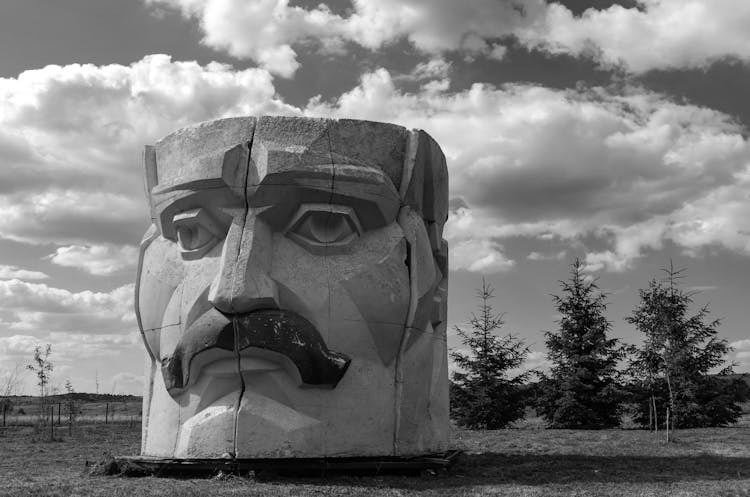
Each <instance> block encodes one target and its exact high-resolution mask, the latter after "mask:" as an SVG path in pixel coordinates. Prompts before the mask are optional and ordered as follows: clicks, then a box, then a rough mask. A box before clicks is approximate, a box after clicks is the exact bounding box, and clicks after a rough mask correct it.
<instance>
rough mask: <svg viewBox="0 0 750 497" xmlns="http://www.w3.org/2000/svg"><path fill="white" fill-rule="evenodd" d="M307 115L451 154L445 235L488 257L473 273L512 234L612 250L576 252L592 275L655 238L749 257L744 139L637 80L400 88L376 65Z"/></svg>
mask: <svg viewBox="0 0 750 497" xmlns="http://www.w3.org/2000/svg"><path fill="white" fill-rule="evenodd" d="M305 113H306V114H309V115H333V116H348V117H356V118H363V119H373V120H379V121H390V122H396V123H400V124H403V125H406V126H410V127H418V128H423V129H426V130H428V132H430V133H431V134H432V135H433V136H434V137H435V138H436V140H437V141H438V143H440V144H441V147H442V148H443V150H444V151H445V153H446V156H447V158H448V163H449V169H450V176H451V195H452V196H454V197H460V198H462V199H463V200H464V201H465V202H466V203H467V204H468V206H469V209H458V210H455V211H453V212H452V213H451V216H452V217H451V220H449V223H448V225H447V226H446V236H447V237H448V239H449V241H451V243H452V245H451V250H454V248H455V247H457V246H458V245H459V243H460V242H461V241H463V240H471V243H472V244H473V245H469V244H465V245H463V246H465V247H469V246H471V247H474V248H476V249H477V250H480V252H478V253H480V254H482V257H481V259H482V260H484V261H486V264H485V263H482V264H478V265H477V266H475V267H479V266H486V267H493V268H494V269H495V270H497V269H498V268H499V267H503V266H507V264H506V262H507V259H508V257H507V256H504V257H503V258H499V257H498V256H497V255H496V256H495V257H498V258H494V259H486V256H487V254H499V253H500V252H499V251H498V248H497V243H498V241H499V240H501V239H502V238H505V237H511V236H523V237H533V238H540V239H555V238H556V239H560V240H567V241H575V240H578V239H580V238H581V237H584V236H589V235H593V236H595V237H597V238H599V239H601V240H603V241H605V242H606V243H607V245H609V248H607V249H606V250H604V251H601V252H593V253H590V254H589V255H588V256H587V257H586V263H587V265H588V269H589V270H595V269H601V268H606V269H608V270H614V271H622V270H624V269H626V268H628V267H631V265H632V262H633V261H634V260H635V259H637V258H638V257H640V256H641V255H642V253H643V250H645V249H659V248H661V247H662V244H663V242H664V241H665V240H672V241H673V242H675V243H676V244H678V245H679V246H681V247H683V249H685V250H689V251H690V253H691V254H697V253H699V252H700V250H702V249H703V248H705V247H708V246H711V245H719V246H723V247H725V248H728V249H730V250H734V251H737V252H739V253H745V254H750V202H749V201H748V198H747V195H746V191H747V187H748V186H750V185H749V183H750V143H748V140H747V139H745V138H744V137H743V129H742V127H741V126H740V125H739V124H737V123H735V122H734V121H732V119H731V118H730V117H728V116H727V115H725V114H722V113H720V112H717V111H713V110H710V109H706V108H702V107H697V106H693V105H687V104H677V103H674V102H671V101H670V100H668V99H666V98H665V97H664V96H662V95H659V94H655V93H652V92H649V91H648V90H644V89H642V88H628V89H627V90H626V91H625V93H624V94H619V95H616V94H611V93H609V92H608V91H606V90H604V89H600V88H599V89H597V88H595V89H592V90H587V91H574V90H553V89H548V88H541V87H536V86H531V85H520V84H519V85H504V86H502V87H493V86H491V85H482V84H475V85H473V86H472V87H471V88H470V89H469V90H466V91H462V92H456V93H450V94H445V93H439V94H436V93H433V92H429V91H422V92H420V93H404V92H401V91H399V90H397V89H396V87H395V85H394V82H393V79H392V78H391V75H390V73H389V72H388V71H386V70H385V69H378V70H376V71H373V72H371V73H368V74H365V75H363V76H362V79H361V82H360V84H359V85H358V86H357V87H356V88H354V89H352V90H351V91H349V92H346V93H344V94H342V95H341V96H340V97H339V98H337V99H336V100H335V101H332V102H321V101H319V100H313V101H311V102H310V103H309V105H308V106H307V108H306V109H305ZM480 241H481V242H480ZM461 250H463V249H461ZM461 253H468V251H464V252H461ZM504 261H505V262H504ZM457 264H458V265H457V266H454V267H464V268H467V267H470V266H471V264H469V263H468V262H466V261H463V260H462V259H461V258H458V259H457ZM477 270H478V269H477Z"/></svg>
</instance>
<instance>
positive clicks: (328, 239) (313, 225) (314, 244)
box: [286, 204, 362, 252]
mask: <svg viewBox="0 0 750 497" xmlns="http://www.w3.org/2000/svg"><path fill="white" fill-rule="evenodd" d="M361 234H362V227H361V225H360V224H359V220H358V219H357V215H356V214H355V212H354V209H352V208H351V207H347V206H343V205H330V204H302V205H301V206H300V208H299V209H298V210H297V214H296V215H295V216H294V218H293V219H292V222H291V223H289V226H288V228H287V229H286V235H287V236H288V237H289V238H291V239H293V240H295V241H296V242H298V243H300V244H301V245H303V246H304V247H306V248H307V249H308V250H310V249H312V251H313V252H318V250H316V249H318V248H326V249H328V248H336V247H345V246H346V245H348V244H349V242H351V241H352V240H354V239H355V238H357V237H358V236H359V235H361Z"/></svg>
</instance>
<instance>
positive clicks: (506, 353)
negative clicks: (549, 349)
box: [450, 278, 529, 430]
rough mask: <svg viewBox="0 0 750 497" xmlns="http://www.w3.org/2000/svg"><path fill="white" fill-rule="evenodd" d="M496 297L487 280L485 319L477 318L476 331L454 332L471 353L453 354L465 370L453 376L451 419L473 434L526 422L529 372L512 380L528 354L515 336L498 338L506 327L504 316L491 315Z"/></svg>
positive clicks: (479, 292) (483, 302) (482, 315)
mask: <svg viewBox="0 0 750 497" xmlns="http://www.w3.org/2000/svg"><path fill="white" fill-rule="evenodd" d="M493 297H494V289H493V288H492V287H491V286H490V285H488V284H487V283H486V282H485V281H484V278H483V279H482V288H481V289H479V290H477V298H479V299H480V300H481V304H480V306H479V309H480V314H479V316H477V315H475V314H472V317H471V320H470V324H471V327H472V330H471V331H464V330H462V329H461V328H459V327H458V326H456V327H455V329H456V332H457V333H458V335H459V336H460V337H461V340H462V341H463V344H464V345H465V346H466V347H467V348H468V349H469V350H470V353H469V354H464V353H461V352H457V351H451V357H452V358H453V360H454V361H455V362H456V365H457V366H458V367H459V368H460V370H458V371H454V372H453V375H452V382H451V390H450V392H451V416H452V417H453V419H454V420H455V421H456V422H457V423H458V424H459V425H461V426H464V427H466V428H469V429H486V430H496V429H499V428H504V427H505V426H507V425H508V424H510V423H512V422H513V421H516V420H517V419H521V418H523V416H524V410H525V406H526V398H525V397H526V395H525V391H524V388H523V386H524V382H525V381H526V380H527V379H528V377H529V372H523V373H519V374H515V375H513V374H511V371H512V370H515V369H517V368H519V367H520V366H521V364H523V361H524V360H525V359H526V356H527V355H528V353H529V349H528V347H526V346H525V345H524V343H523V341H521V340H519V339H517V338H516V337H515V336H513V335H512V334H510V333H509V334H508V335H506V336H504V337H499V336H497V335H496V334H495V330H498V329H500V328H502V326H503V324H505V323H504V321H503V315H502V314H494V313H493V312H492V306H491V305H490V304H489V300H490V299H491V298H493Z"/></svg>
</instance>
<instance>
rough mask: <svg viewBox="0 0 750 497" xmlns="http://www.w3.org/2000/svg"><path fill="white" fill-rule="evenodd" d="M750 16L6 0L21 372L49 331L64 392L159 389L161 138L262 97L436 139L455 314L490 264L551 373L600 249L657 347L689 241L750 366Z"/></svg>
mask: <svg viewBox="0 0 750 497" xmlns="http://www.w3.org/2000/svg"><path fill="white" fill-rule="evenodd" d="M316 4H317V6H316ZM747 26H750V2H747V1H746V0H559V1H557V2H552V1H551V0H547V1H545V0H512V1H511V0H462V1H460V2H458V1H455V0H402V1H396V0H378V1H374V0H324V1H323V2H322V3H319V4H318V3H317V2H302V1H301V0H297V1H292V0H252V1H251V0H132V1H128V2H124V1H122V0H66V1H65V2H61V1H57V0H6V1H3V2H2V4H0V47H2V49H1V50H0V373H2V370H7V369H8V368H12V367H13V366H14V365H15V364H17V363H20V364H25V363H27V362H28V361H29V359H30V358H31V355H32V352H33V349H34V347H35V346H36V345H42V344H46V343H51V344H52V347H53V352H52V356H51V359H52V360H53V362H54V363H55V378H54V382H55V383H56V384H57V385H62V384H64V382H65V380H66V379H67V378H70V380H71V382H72V383H73V385H74V386H75V387H76V389H77V390H78V391H94V389H95V382H94V379H95V377H98V378H99V384H100V387H99V389H100V391H101V392H107V393H109V392H113V391H116V392H118V393H139V392H140V383H141V371H142V367H143V352H142V349H141V344H140V338H139V335H138V332H137V326H136V323H135V318H134V313H133V281H134V272H135V263H136V256H137V248H136V247H137V244H138V243H139V241H140V238H141V235H142V233H143V232H144V230H145V229H146V227H147V224H148V213H147V210H146V203H145V199H144V195H143V187H142V179H141V173H142V165H141V162H140V153H141V150H142V147H143V145H144V144H149V143H153V142H154V141H155V140H157V139H158V138H160V137H161V136H163V135H165V134H167V133H169V132H171V131H173V130H175V129H177V128H179V127H181V126H184V125H187V124H190V123H194V122H198V121H203V120H208V119H214V118H218V117H224V116H234V115H261V114H286V115H305V116H334V117H353V118H362V119H372V120H378V121H388V122H393V123H397V124H401V125H404V126H408V127H419V128H423V129H425V130H426V131H428V132H429V133H430V134H431V135H432V136H433V137H435V139H436V140H437V141H438V143H440V144H441V146H442V147H443V150H444V151H445V153H446V156H447V158H448V164H449V170H450V181H451V187H450V188H451V189H450V196H451V206H452V208H451V214H450V218H449V221H448V225H447V227H446V237H447V239H448V241H449V242H450V250H451V259H450V264H451V274H450V278H451V285H450V306H449V321H450V322H451V324H459V325H461V324H462V323H465V322H466V321H467V320H468V318H469V316H470V314H471V312H472V310H473V309H474V308H475V306H476V301H475V300H474V298H473V290H474V289H475V288H476V287H477V286H479V285H481V278H482V276H485V277H486V279H487V281H488V282H489V283H491V284H492V285H493V286H495V287H496V298H495V299H494V301H493V304H494V307H495V310H496V311H498V312H505V313H506V316H505V318H506V322H507V323H506V327H505V331H512V332H514V333H516V334H518V335H519V336H520V337H523V338H524V339H525V340H526V342H527V344H528V345H529V346H530V347H531V348H532V350H533V351H534V352H533V353H532V356H531V359H530V364H532V365H539V364H543V359H544V339H543V333H542V332H543V330H552V329H554V328H555V319H556V316H555V309H554V307H553V305H552V299H551V296H550V295H551V294H553V293H556V292H558V290H559V284H558V280H560V279H564V278H566V277H567V273H568V270H569V264H570V263H571V262H572V260H573V259H574V258H575V257H579V258H581V259H582V260H583V261H584V262H585V264H586V268H587V271H588V272H589V273H591V274H592V275H593V276H596V277H598V278H599V285H600V286H601V287H602V288H603V289H605V290H606V291H607V292H609V293H610V302H611V304H610V307H609V311H608V316H609V318H610V319H611V321H612V323H613V333H614V334H615V335H617V336H620V337H622V338H623V339H624V340H625V341H627V342H630V343H639V341H640V337H639V336H638V335H637V334H636V333H635V331H634V330H633V329H632V328H631V327H630V325H628V324H627V323H625V321H624V317H625V316H627V315H628V314H629V313H630V312H631V310H632V309H633V307H634V306H635V305H636V304H637V301H638V289H639V288H642V287H645V286H646V285H647V283H648V280H649V279H650V278H651V277H654V276H656V277H658V276H660V273H659V269H660V268H661V267H664V266H665V265H668V264H669V261H670V258H671V259H672V260H673V261H674V263H675V265H676V266H678V267H686V268H687V272H686V276H687V277H686V279H685V280H684V285H685V287H689V288H690V289H694V290H699V291H700V293H699V294H698V295H696V297H695V300H696V303H698V304H701V305H702V304H705V303H710V304H711V309H712V315H713V316H714V317H721V318H723V325H722V326H721V328H720V330H721V333H722V335H723V336H724V337H725V338H726V339H727V340H728V341H729V342H731V343H733V345H734V346H735V349H736V350H735V352H734V353H733V354H732V359H734V360H736V361H737V362H738V363H739V366H738V368H737V369H738V370H739V371H750V333H749V332H748V326H747V322H748V310H747V309H748V289H750V257H749V256H750V198H749V196H750V189H749V188H748V187H750V142H748V128H749V127H750V98H749V97H748V94H747V88H749V87H750V31H748V29H747ZM450 345H451V346H457V345H458V343H457V342H456V340H455V337H452V338H451V341H450ZM32 388H33V379H32V378H31V377H30V376H27V377H26V389H27V391H28V392H31V391H32Z"/></svg>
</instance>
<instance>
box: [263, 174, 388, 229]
mask: <svg viewBox="0 0 750 497" xmlns="http://www.w3.org/2000/svg"><path fill="white" fill-rule="evenodd" d="M303 203H330V204H337V205H348V206H351V207H353V208H354V209H355V211H356V212H357V214H358V216H359V217H360V221H361V222H362V225H363V226H364V227H365V228H366V229H371V228H375V227H378V226H383V225H385V224H388V223H390V222H392V221H393V220H395V218H396V214H397V213H398V209H399V207H400V198H399V195H398V192H397V191H396V189H395V187H394V186H393V183H392V182H391V181H390V179H389V178H388V177H387V176H386V175H385V174H383V172H382V171H380V170H375V169H373V168H363V167H359V166H346V165H343V166H340V165H336V166H333V167H332V166H330V165H329V166H328V167H326V168H325V170H323V169H322V168H320V167H314V168H309V169H301V170H300V169H297V170H294V171H285V172H283V173H276V174H271V175H268V176H266V177H265V178H264V179H263V181H262V182H261V184H260V185H258V186H256V187H253V188H252V189H251V188H248V204H249V205H250V206H251V207H254V208H258V207H265V206H270V207H271V208H272V211H273V213H272V212H269V213H268V214H267V217H277V216H278V217H279V218H282V219H283V218H286V217H288V216H291V215H292V213H293V210H294V209H296V207H297V206H298V205H300V204H303ZM368 206H369V207H368Z"/></svg>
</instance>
